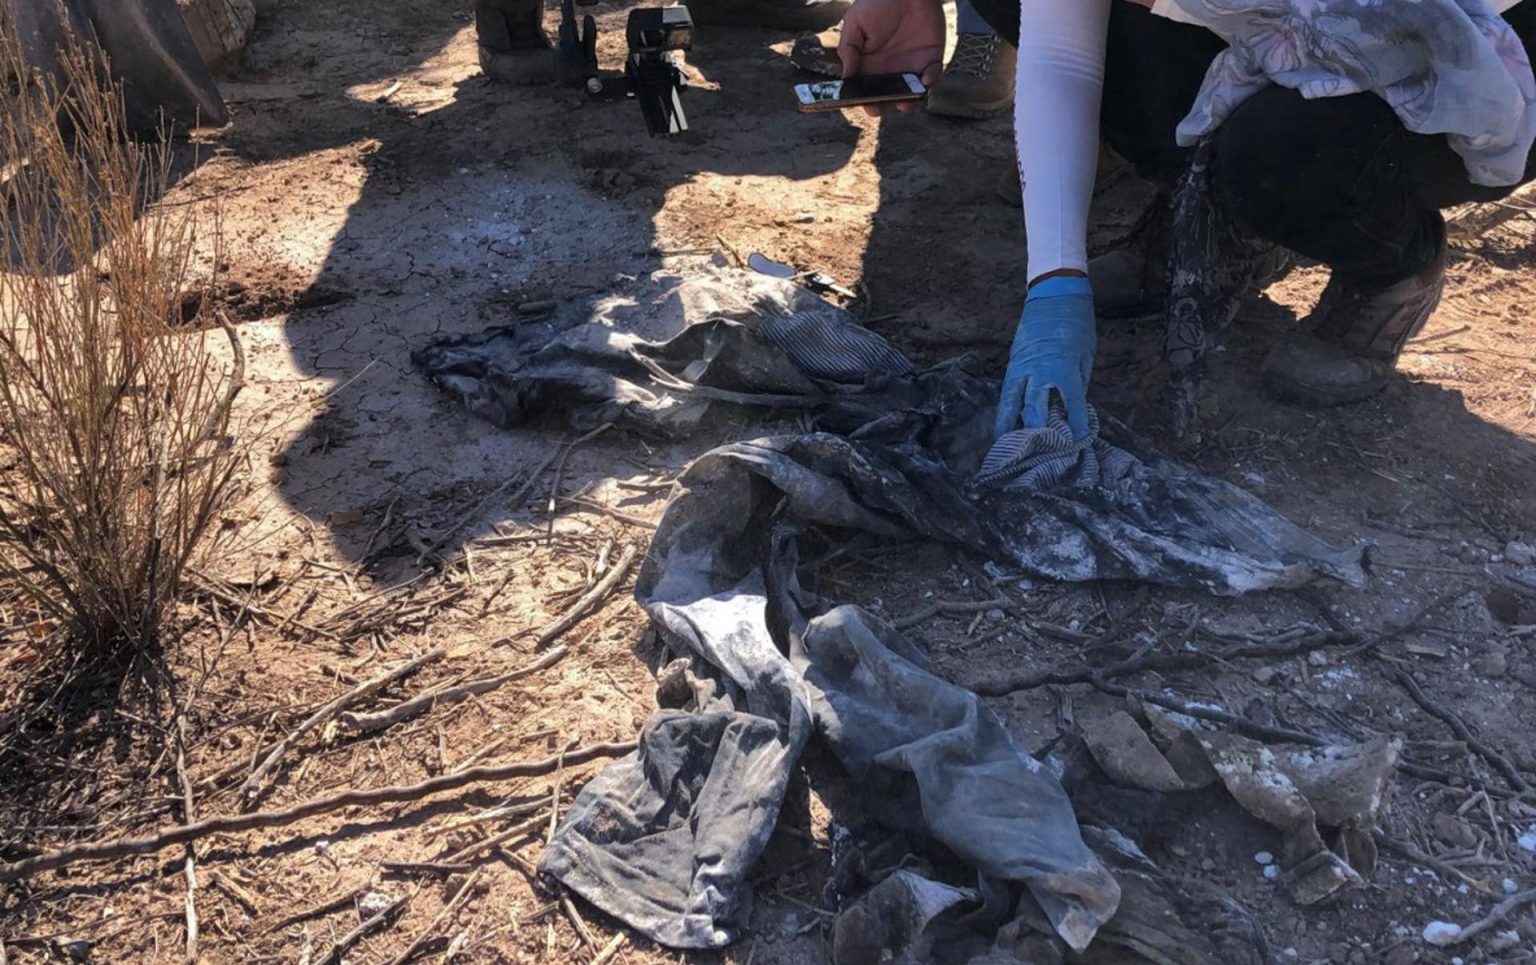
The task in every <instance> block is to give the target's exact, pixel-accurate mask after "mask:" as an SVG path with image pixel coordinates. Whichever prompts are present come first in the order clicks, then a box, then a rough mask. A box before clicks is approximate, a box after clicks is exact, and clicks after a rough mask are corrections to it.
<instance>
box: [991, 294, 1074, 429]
mask: <svg viewBox="0 0 1536 965" xmlns="http://www.w3.org/2000/svg"><path fill="white" fill-rule="evenodd" d="M1095 329H1096V323H1095V320H1094V315H1093V289H1092V288H1090V287H1089V285H1088V279H1086V278H1078V277H1072V276H1065V275H1058V276H1055V277H1053V278H1047V279H1045V280H1044V281H1042V282H1038V283H1036V285H1035V286H1034V287H1033V288H1031V289H1030V290H1029V296H1028V297H1027V298H1026V299H1025V300H1024V314H1023V317H1021V318H1020V319H1019V329H1018V331H1017V332H1016V333H1015V334H1014V336H1013V347H1012V348H1011V349H1009V351H1008V373H1007V374H1006V375H1005V376H1004V377H1003V391H1002V396H1001V398H999V400H998V403H997V422H996V424H995V425H994V427H993V431H994V434H995V435H997V436H1001V435H1002V434H1003V433H1005V432H1012V431H1013V430H1015V429H1018V428H1019V427H1020V424H1021V423H1020V415H1021V411H1020V410H1022V416H1023V422H1022V425H1024V426H1028V427H1031V428H1035V427H1039V426H1043V425H1045V420H1046V416H1047V415H1048V414H1049V413H1050V408H1051V390H1052V389H1054V390H1055V391H1056V393H1057V395H1059V396H1060V397H1061V401H1062V404H1063V405H1065V406H1066V409H1067V422H1068V424H1069V425H1071V427H1072V434H1073V435H1074V436H1076V437H1077V438H1078V439H1083V438H1085V437H1087V435H1088V432H1089V429H1088V381H1089V379H1090V378H1092V376H1093V353H1094V350H1095V348H1096V347H1097V344H1098V335H1097V332H1096V331H1095Z"/></svg>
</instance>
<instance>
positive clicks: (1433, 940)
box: [1424, 921, 1461, 948]
mask: <svg viewBox="0 0 1536 965" xmlns="http://www.w3.org/2000/svg"><path fill="white" fill-rule="evenodd" d="M1460 937H1461V926H1460V925H1458V924H1456V923H1455V922H1449V921H1432V922H1430V923H1429V924H1427V925H1425V926H1424V940H1425V941H1427V942H1429V943H1430V944H1431V945H1438V946H1440V947H1442V948H1443V947H1445V946H1446V945H1449V944H1450V943H1451V942H1454V941H1455V940H1456V939H1458V938H1460Z"/></svg>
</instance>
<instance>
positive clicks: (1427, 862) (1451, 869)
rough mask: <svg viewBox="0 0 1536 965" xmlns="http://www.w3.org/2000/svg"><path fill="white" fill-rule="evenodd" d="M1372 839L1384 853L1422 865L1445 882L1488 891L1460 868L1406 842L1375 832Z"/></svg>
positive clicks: (1382, 832) (1484, 891) (1384, 833)
mask: <svg viewBox="0 0 1536 965" xmlns="http://www.w3.org/2000/svg"><path fill="white" fill-rule="evenodd" d="M1372 837H1374V838H1375V839H1376V844H1377V845H1378V846H1379V847H1381V848H1382V849H1384V850H1386V851H1391V852H1392V853H1393V854H1396V855H1397V856H1398V857H1400V858H1403V859H1404V860H1407V861H1412V862H1414V863H1415V864H1420V865H1423V866H1424V867H1426V868H1428V869H1430V870H1431V871H1434V872H1435V873H1437V874H1440V875H1443V876H1444V877H1445V878H1446V879H1447V880H1456V879H1459V880H1460V881H1462V882H1465V883H1466V885H1467V886H1468V887H1471V888H1476V889H1477V890H1478V891H1481V892H1483V893H1485V894H1486V893H1487V890H1488V889H1487V888H1486V887H1485V886H1484V885H1483V884H1482V882H1480V881H1478V880H1477V879H1476V878H1473V877H1472V876H1471V875H1469V874H1467V873H1466V872H1465V871H1462V870H1461V869H1460V868H1458V867H1456V866H1455V865H1453V864H1451V863H1449V862H1447V861H1442V860H1441V859H1439V858H1437V857H1435V856H1434V855H1432V854H1425V853H1424V852H1423V851H1420V850H1419V849H1418V848H1415V847H1414V846H1413V845H1411V844H1409V843H1408V842H1406V841H1400V840H1398V839H1397V838H1394V837H1392V836H1391V835H1389V834H1387V833H1386V832H1385V831H1377V832H1376V833H1375V834H1373V835H1372Z"/></svg>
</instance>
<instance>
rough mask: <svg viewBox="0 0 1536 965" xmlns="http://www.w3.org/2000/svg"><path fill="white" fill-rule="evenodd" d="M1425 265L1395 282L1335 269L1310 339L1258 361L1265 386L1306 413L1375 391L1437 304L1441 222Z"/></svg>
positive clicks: (1285, 344) (1286, 343)
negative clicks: (1353, 274) (1260, 363)
mask: <svg viewBox="0 0 1536 965" xmlns="http://www.w3.org/2000/svg"><path fill="white" fill-rule="evenodd" d="M1436 226H1437V228H1438V233H1437V235H1436V236H1435V241H1434V251H1433V255H1432V256H1431V258H1430V260H1429V262H1428V263H1427V264H1425V265H1424V266H1423V267H1422V268H1420V269H1418V270H1417V271H1415V272H1414V273H1413V274H1411V275H1408V276H1407V277H1406V278H1399V279H1397V280H1395V281H1385V282H1383V281H1380V280H1375V279H1369V278H1361V277H1356V276H1351V275H1349V274H1347V273H1345V272H1340V271H1335V272H1334V273H1333V277H1332V278H1330V279H1329V280H1328V287H1327V288H1326V289H1324V290H1323V296H1322V298H1321V299H1319V300H1318V303H1317V309H1316V310H1315V311H1313V313H1312V315H1311V317H1310V318H1309V319H1308V323H1309V327H1310V329H1311V334H1310V335H1295V336H1291V337H1289V338H1286V339H1285V340H1283V341H1281V342H1280V343H1279V344H1277V345H1276V346H1275V347H1274V348H1273V349H1272V350H1271V351H1270V353H1269V357H1268V358H1267V359H1265V360H1264V367H1263V375H1264V384H1265V386H1266V387H1267V388H1268V389H1269V390H1270V392H1271V393H1273V394H1274V395H1275V396H1277V397H1278V398H1280V399H1282V400H1283V401H1286V402H1290V403H1293V404H1295V405H1301V406H1306V407H1308V408H1326V407H1329V406H1336V405H1348V404H1349V403H1351V402H1360V401H1362V400H1364V399H1368V398H1370V397H1371V396H1373V395H1375V394H1377V393H1378V392H1380V391H1381V390H1382V389H1383V388H1385V387H1386V385H1387V382H1388V381H1389V380H1390V379H1391V377H1392V373H1393V370H1394V369H1395V368H1396V367H1397V357H1398V356H1399V355H1401V354H1402V351H1403V346H1405V345H1407V344H1408V340H1409V339H1410V338H1412V337H1413V336H1414V335H1415V334H1416V333H1417V332H1418V331H1419V330H1420V329H1421V328H1423V327H1424V323H1425V322H1426V321H1428V320H1429V317H1430V316H1431V315H1433V314H1434V311H1435V308H1436V307H1437V306H1438V305H1439V304H1440V296H1441V294H1442V293H1443V292H1444V290H1445V250H1446V249H1445V222H1444V221H1440V220H1438V219H1437V221H1436Z"/></svg>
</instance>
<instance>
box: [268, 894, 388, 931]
mask: <svg viewBox="0 0 1536 965" xmlns="http://www.w3.org/2000/svg"><path fill="white" fill-rule="evenodd" d="M367 891H368V888H367V886H366V885H358V886H357V887H356V888H350V889H348V890H346V891H343V892H341V893H339V894H335V895H332V896H331V897H329V898H327V899H325V900H324V901H321V902H320V903H319V904H315V905H310V906H309V907H308V908H305V909H304V910H303V911H296V912H294V913H293V914H291V915H288V916H286V917H284V918H283V919H282V920H280V921H277V922H274V923H273V924H271V925H268V926H267V927H266V928H265V929H263V930H262V934H263V935H270V934H272V933H273V932H280V931H282V930H283V929H284V928H288V927H289V926H292V925H297V924H298V923H299V922H301V921H309V920H310V919H311V918H319V917H320V916H321V915H329V914H330V913H331V912H333V911H337V910H339V909H341V908H345V907H346V906H347V905H350V904H351V903H352V902H354V901H356V900H357V899H358V896H360V895H362V894H364V893H366V892H367Z"/></svg>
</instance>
